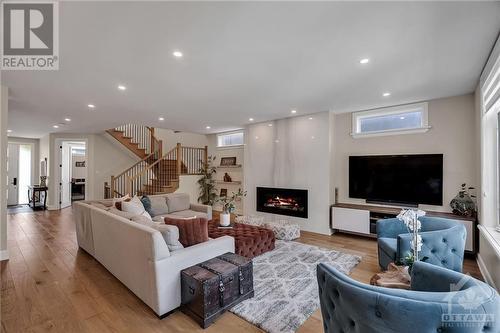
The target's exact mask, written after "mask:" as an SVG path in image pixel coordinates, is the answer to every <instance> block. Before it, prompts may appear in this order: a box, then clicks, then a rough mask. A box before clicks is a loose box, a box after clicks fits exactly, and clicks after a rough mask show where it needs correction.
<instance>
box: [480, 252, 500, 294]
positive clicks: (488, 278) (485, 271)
mask: <svg viewBox="0 0 500 333" xmlns="http://www.w3.org/2000/svg"><path fill="white" fill-rule="evenodd" d="M477 265H478V266H479V270H480V271H481V274H482V275H483V277H484V280H485V281H486V283H488V284H489V285H490V286H492V287H493V288H495V289H497V287H496V286H495V282H494V281H493V279H492V278H491V275H490V272H489V271H488V268H486V265H485V263H484V261H483V258H482V257H481V254H479V253H478V254H477ZM497 290H498V289H497Z"/></svg>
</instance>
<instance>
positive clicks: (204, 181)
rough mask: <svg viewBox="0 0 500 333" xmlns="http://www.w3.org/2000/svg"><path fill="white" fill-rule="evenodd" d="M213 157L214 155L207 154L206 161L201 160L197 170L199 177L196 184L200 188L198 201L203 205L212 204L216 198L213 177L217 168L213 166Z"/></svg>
mask: <svg viewBox="0 0 500 333" xmlns="http://www.w3.org/2000/svg"><path fill="white" fill-rule="evenodd" d="M215 159H216V157H215V156H208V158H207V160H206V162H205V161H204V162H202V165H201V167H200V170H199V172H200V174H201V177H200V179H198V186H199V188H200V195H199V197H198V202H200V203H202V204H204V205H210V206H212V205H213V204H214V202H215V200H216V199H217V191H216V189H215V179H214V174H215V173H216V172H217V169H216V167H215V166H213V163H214V161H215Z"/></svg>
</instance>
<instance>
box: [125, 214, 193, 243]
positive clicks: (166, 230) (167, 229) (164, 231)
mask: <svg viewBox="0 0 500 333" xmlns="http://www.w3.org/2000/svg"><path fill="white" fill-rule="evenodd" d="M131 220H132V221H134V222H136V223H139V224H142V225H145V226H148V227H150V228H153V229H155V230H158V231H159V232H160V233H161V235H162V237H163V239H164V240H165V243H167V246H168V249H169V250H170V251H177V250H180V249H183V248H184V246H182V244H181V243H180V242H179V229H178V228H177V227H176V226H174V225H166V224H163V223H161V224H160V223H155V222H153V221H151V220H150V219H148V218H147V217H145V216H143V215H137V216H134V217H132V219H131Z"/></svg>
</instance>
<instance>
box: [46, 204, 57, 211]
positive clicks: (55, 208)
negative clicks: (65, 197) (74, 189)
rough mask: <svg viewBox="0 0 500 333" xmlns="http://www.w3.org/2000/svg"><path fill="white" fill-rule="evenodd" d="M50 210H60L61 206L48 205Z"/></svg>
mask: <svg viewBox="0 0 500 333" xmlns="http://www.w3.org/2000/svg"><path fill="white" fill-rule="evenodd" d="M47 209H48V210H59V206H56V205H47Z"/></svg>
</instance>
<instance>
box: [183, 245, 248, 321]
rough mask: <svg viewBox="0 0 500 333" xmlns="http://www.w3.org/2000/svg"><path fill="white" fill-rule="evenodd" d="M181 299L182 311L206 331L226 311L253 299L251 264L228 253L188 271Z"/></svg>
mask: <svg viewBox="0 0 500 333" xmlns="http://www.w3.org/2000/svg"><path fill="white" fill-rule="evenodd" d="M181 295H182V311H183V312H184V313H186V314H188V315H189V316H190V317H191V318H193V319H194V320H195V321H196V322H198V323H199V324H200V325H201V327H203V328H207V327H208V326H209V325H210V324H212V323H213V322H214V321H215V319H216V318H217V317H219V316H220V315H221V314H222V313H224V312H225V311H226V310H227V309H230V308H231V307H233V306H234V305H236V304H237V303H239V302H241V301H243V300H245V299H247V298H251V297H253V295H254V291H253V266H252V260H251V259H248V258H245V257H242V256H239V255H237V254H234V253H226V254H223V255H221V256H218V257H216V258H213V259H210V260H207V261H205V262H202V263H201V264H198V265H195V266H192V267H189V268H186V269H184V270H183V271H182V272H181Z"/></svg>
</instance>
